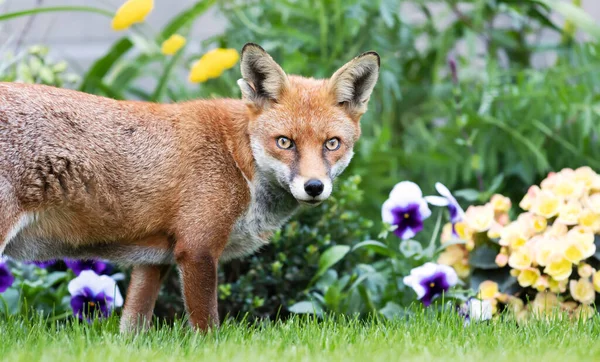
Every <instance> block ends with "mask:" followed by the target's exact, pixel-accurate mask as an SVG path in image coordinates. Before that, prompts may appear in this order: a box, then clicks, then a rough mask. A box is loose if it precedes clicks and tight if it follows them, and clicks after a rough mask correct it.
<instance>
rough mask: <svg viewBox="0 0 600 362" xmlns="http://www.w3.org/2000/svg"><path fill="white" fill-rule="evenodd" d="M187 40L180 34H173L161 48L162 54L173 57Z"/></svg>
mask: <svg viewBox="0 0 600 362" xmlns="http://www.w3.org/2000/svg"><path fill="white" fill-rule="evenodd" d="M185 43H186V40H185V38H184V37H182V36H181V35H179V34H173V35H171V36H170V37H169V39H167V40H165V41H164V42H163V43H162V46H161V52H162V53H163V54H165V55H173V54H175V53H177V52H178V51H179V49H181V48H183V46H184V45H185Z"/></svg>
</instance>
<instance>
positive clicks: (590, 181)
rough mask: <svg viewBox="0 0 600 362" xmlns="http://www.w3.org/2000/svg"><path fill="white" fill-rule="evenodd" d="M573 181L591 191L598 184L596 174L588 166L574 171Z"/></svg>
mask: <svg viewBox="0 0 600 362" xmlns="http://www.w3.org/2000/svg"><path fill="white" fill-rule="evenodd" d="M575 180H577V181H579V182H581V183H583V184H584V185H585V187H586V188H588V189H591V188H592V187H594V185H595V184H596V183H597V182H598V181H597V180H598V174H597V173H596V172H594V170H592V169H591V168H590V167H588V166H583V167H579V168H578V169H576V170H575Z"/></svg>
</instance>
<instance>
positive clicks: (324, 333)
mask: <svg viewBox="0 0 600 362" xmlns="http://www.w3.org/2000/svg"><path fill="white" fill-rule="evenodd" d="M7 1H8V2H10V1H11V0H7ZM159 1H166V0H127V1H125V0H123V1H116V2H114V3H118V6H116V7H114V8H113V7H110V6H109V5H107V4H106V3H105V2H101V1H98V2H88V1H85V2H84V1H81V5H72V2H69V5H64V6H50V5H45V4H43V3H42V4H41V5H39V6H37V7H35V8H31V9H28V10H22V11H15V12H12V11H11V12H9V11H7V12H3V13H0V24H2V23H3V22H11V21H13V20H14V19H17V18H21V17H36V18H39V17H44V16H52V15H53V14H56V13H65V12H67V13H69V14H72V16H77V14H83V13H85V14H88V15H91V14H93V15H94V16H98V17H103V18H105V19H106V22H105V25H106V27H107V28H110V29H111V31H114V32H117V33H118V34H119V35H120V38H119V39H118V40H116V41H115V42H114V44H112V46H111V47H110V49H108V50H107V51H106V53H105V54H103V55H102V56H101V57H99V58H98V59H96V60H95V61H94V62H93V64H92V65H91V66H90V67H89V69H86V70H84V71H79V70H76V69H75V67H74V66H73V65H71V64H69V62H68V61H67V60H64V59H57V58H56V56H55V54H54V53H53V52H52V49H51V48H49V47H48V46H47V45H46V44H34V45H30V46H27V47H15V44H14V38H12V39H11V38H9V39H7V40H6V41H5V42H4V43H3V44H0V49H1V50H0V80H2V81H5V82H20V83H31V84H46V85H50V86H54V87H61V88H71V89H77V90H80V91H83V92H86V93H90V94H95V95H100V96H104V97H109V98H113V99H118V100H125V99H131V100H142V101H150V102H162V103H174V102H181V101H185V100H191V99H198V98H213V97H232V98H240V96H241V94H240V91H239V87H238V86H237V83H236V82H237V80H238V79H239V78H240V64H239V63H240V55H241V54H240V51H241V48H242V46H243V45H244V44H245V43H247V42H253V43H257V44H260V45H261V46H262V47H263V48H264V49H265V50H266V51H268V52H269V53H270V54H271V55H272V56H273V58H274V59H275V60H276V61H277V62H278V63H279V64H281V66H282V68H283V69H285V70H286V72H288V73H289V74H300V75H304V76H315V77H318V78H325V77H328V76H330V75H331V74H332V73H333V72H334V71H335V70H336V69H338V68H339V67H340V66H342V65H343V64H344V63H345V62H346V61H347V60H348V59H351V58H352V57H354V56H355V55H357V54H361V53H363V52H366V51H371V50H375V51H377V52H378V53H379V55H380V56H381V71H380V77H379V81H378V84H377V86H376V87H375V89H374V92H373V94H372V96H371V99H370V102H369V110H368V111H367V113H366V114H365V115H364V117H363V118H362V120H361V130H362V135H361V139H360V142H359V143H358V144H357V145H356V147H355V153H356V154H355V156H354V158H353V160H352V163H351V164H350V166H349V167H348V169H346V171H345V172H344V174H343V175H342V176H341V177H340V179H339V180H338V181H337V183H336V184H335V185H334V191H333V193H332V196H331V198H330V199H329V200H327V201H326V202H325V203H323V204H321V205H319V206H317V207H314V208H303V209H302V210H301V211H300V212H299V213H298V214H297V215H295V216H294V217H293V218H292V219H291V220H289V221H288V222H287V223H286V224H285V225H284V226H283V228H282V229H281V230H280V231H278V232H276V233H275V234H274V235H273V236H272V237H271V239H270V243H269V244H268V245H265V246H264V247H263V248H261V249H260V250H259V251H258V252H257V253H255V254H253V255H251V256H250V257H247V258H244V259H239V260H232V261H228V262H226V263H221V264H220V265H219V287H218V298H219V315H220V318H221V321H222V326H221V327H220V328H219V329H215V330H211V331H209V332H208V333H196V332H194V331H193V330H191V329H189V328H188V326H187V322H188V321H187V316H186V315H185V313H184V306H183V302H182V297H181V286H180V283H179V278H178V271H177V268H176V267H175V266H171V267H169V268H167V269H165V273H164V275H163V280H164V285H163V287H162V289H161V291H160V294H159V297H158V302H157V305H156V308H155V311H154V314H155V321H154V324H153V326H152V327H151V329H150V330H148V331H146V332H144V333H140V334H137V335H136V334H131V335H125V334H120V333H119V327H118V323H119V322H118V317H119V315H120V314H121V311H122V307H123V303H124V300H125V299H126V293H125V292H126V288H127V285H128V284H129V280H130V271H131V270H130V269H129V268H127V267H121V266H119V265H118V264H115V263H113V262H111V261H109V260H100V259H98V260H71V259H64V260H55V261H49V262H40V261H36V260H31V261H28V262H18V261H16V260H13V259H10V258H5V257H4V258H2V260H1V261H0V314H1V316H0V331H1V332H2V335H3V336H4V338H3V341H2V342H0V356H2V357H3V358H5V359H7V360H26V359H27V360H28V359H35V360H55V359H56V360H82V359H86V360H95V359H98V360H99V359H102V360H106V359H107V358H108V359H115V360H127V359H136V360H138V359H140V358H141V359H143V360H159V359H161V360H164V359H171V360H188V359H189V360H192V359H193V360H197V359H199V358H205V359H217V360H244V361H246V360H280V359H289V360H308V359H310V360H328V361H330V360H344V361H347V360H365V359H366V360H390V359H406V360H413V359H414V360H416V359H420V360H422V359H424V358H425V359H427V360H461V361H471V360H472V361H479V360H483V359H490V360H494V361H496V360H498V361H500V360H503V361H504V360H511V361H515V360H516V361H520V360H523V361H525V360H527V361H530V360H531V359H532V358H534V359H540V360H541V359H544V360H549V361H555V360H556V361H559V360H560V361H571V360H573V361H578V360H583V359H590V360H594V359H598V358H599V357H597V356H600V349H599V348H598V343H597V342H598V339H599V338H600V315H599V314H598V309H597V305H596V301H597V299H598V298H597V297H598V294H599V293H600V72H598V69H600V45H599V44H600V42H599V41H600V25H599V24H600V19H594V18H593V17H592V16H590V15H589V14H587V13H586V12H585V10H584V6H585V5H586V4H585V1H584V2H583V3H582V2H581V1H579V0H573V1H571V0H524V1H511V0H468V1H461V2H459V1H454V0H445V1H426V0H423V1H421V0H419V1H404V0H349V1H340V0H307V1H294V0H282V1H271V0H252V1H246V0H222V1H216V0H201V1H195V2H190V6H189V8H187V9H185V10H184V11H182V12H181V13H179V14H172V16H171V19H170V21H169V22H168V23H167V24H166V25H165V26H164V27H162V28H161V29H159V30H154V29H152V28H151V27H150V26H148V24H147V22H146V18H147V16H148V15H149V14H151V13H152V12H153V11H154V5H155V2H159ZM65 3H67V2H65ZM211 11H214V12H216V13H218V14H220V16H221V17H223V19H224V20H225V22H226V26H225V28H224V30H223V31H222V32H221V33H219V34H217V35H215V36H212V37H210V38H208V39H204V40H202V41H198V40H196V39H194V38H193V37H192V36H191V32H192V27H193V26H194V24H197V22H198V21H200V20H201V19H202V17H203V16H206V15H207V14H209V13H210V12H211ZM409 15H410V16H409ZM34 21H35V20H34ZM540 34H552V35H553V36H551V37H542V36H540ZM548 39H551V40H548ZM190 45H195V47H191V46H190ZM15 49H16V50H15ZM191 49H200V50H199V51H195V50H191ZM540 59H542V60H543V61H540ZM148 79H151V80H152V81H151V82H150V84H149V83H148ZM2 107H4V105H2V104H0V113H1V112H2ZM1 122H2V119H1V118H0V132H1V131H2V128H1V125H2V123H1ZM0 176H1V175H0ZM0 212H2V211H1V210H0Z"/></svg>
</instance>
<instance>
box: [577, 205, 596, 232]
mask: <svg viewBox="0 0 600 362" xmlns="http://www.w3.org/2000/svg"><path fill="white" fill-rule="evenodd" d="M579 225H580V226H582V227H584V228H586V229H588V230H590V231H591V232H593V233H599V232H600V214H596V213H595V212H593V211H592V210H591V209H584V210H583V212H582V213H581V215H579Z"/></svg>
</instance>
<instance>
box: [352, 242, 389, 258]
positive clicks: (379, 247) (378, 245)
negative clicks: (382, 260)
mask: <svg viewBox="0 0 600 362" xmlns="http://www.w3.org/2000/svg"><path fill="white" fill-rule="evenodd" d="M359 249H367V250H370V251H372V252H374V253H376V254H379V255H383V256H388V257H392V256H394V255H395V253H394V251H393V250H392V249H390V248H389V247H388V246H387V245H385V244H384V243H382V242H380V241H376V240H366V241H363V242H360V243H358V244H356V245H354V247H353V248H352V251H356V250H359Z"/></svg>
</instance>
